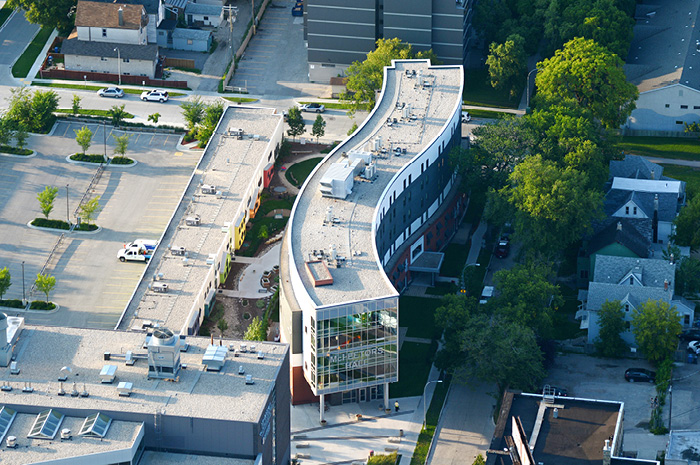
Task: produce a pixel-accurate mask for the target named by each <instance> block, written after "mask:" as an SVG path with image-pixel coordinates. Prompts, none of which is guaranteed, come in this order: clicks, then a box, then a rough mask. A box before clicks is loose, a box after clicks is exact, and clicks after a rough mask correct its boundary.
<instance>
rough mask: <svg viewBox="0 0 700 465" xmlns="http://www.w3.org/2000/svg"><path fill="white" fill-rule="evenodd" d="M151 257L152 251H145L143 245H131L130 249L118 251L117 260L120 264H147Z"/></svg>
mask: <svg viewBox="0 0 700 465" xmlns="http://www.w3.org/2000/svg"><path fill="white" fill-rule="evenodd" d="M152 256H153V250H152V249H150V250H149V249H147V248H146V247H145V246H143V245H131V246H130V247H127V248H124V249H119V252H117V258H118V259H119V261H121V262H126V261H130V262H148V260H150V259H151V257H152Z"/></svg>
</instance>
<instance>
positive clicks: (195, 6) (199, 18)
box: [185, 3, 224, 27]
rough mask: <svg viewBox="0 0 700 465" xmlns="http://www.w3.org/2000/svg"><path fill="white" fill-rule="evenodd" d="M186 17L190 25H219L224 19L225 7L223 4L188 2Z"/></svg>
mask: <svg viewBox="0 0 700 465" xmlns="http://www.w3.org/2000/svg"><path fill="white" fill-rule="evenodd" d="M185 19H186V20H187V24H188V25H189V26H212V27H219V24H221V22H222V21H223V20H224V9H223V7H222V6H221V5H212V4H207V3H188V4H187V6H186V7H185Z"/></svg>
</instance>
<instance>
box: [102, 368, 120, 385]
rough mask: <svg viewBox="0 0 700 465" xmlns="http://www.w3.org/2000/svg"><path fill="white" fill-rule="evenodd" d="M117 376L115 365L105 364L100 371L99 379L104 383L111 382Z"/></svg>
mask: <svg viewBox="0 0 700 465" xmlns="http://www.w3.org/2000/svg"><path fill="white" fill-rule="evenodd" d="M116 377H117V366H116V365H105V366H103V367H102V371H100V381H101V382H102V383H105V384H111V383H113V382H114V379H115V378H116Z"/></svg>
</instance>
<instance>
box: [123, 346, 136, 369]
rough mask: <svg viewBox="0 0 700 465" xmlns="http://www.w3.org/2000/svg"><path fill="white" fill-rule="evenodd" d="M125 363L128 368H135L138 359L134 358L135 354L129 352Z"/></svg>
mask: <svg viewBox="0 0 700 465" xmlns="http://www.w3.org/2000/svg"><path fill="white" fill-rule="evenodd" d="M124 362H125V363H126V365H127V366H133V364H134V363H136V359H135V358H134V353H133V352H132V351H130V350H129V351H127V352H126V355H124Z"/></svg>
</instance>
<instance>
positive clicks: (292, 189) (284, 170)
mask: <svg viewBox="0 0 700 465" xmlns="http://www.w3.org/2000/svg"><path fill="white" fill-rule="evenodd" d="M326 155H327V154H325V153H320V152H315V153H310V154H308V155H303V156H301V157H297V158H295V159H294V160H293V161H289V162H287V163H282V165H281V166H280V169H279V170H278V171H277V173H278V176H279V178H280V181H281V182H282V184H284V187H286V188H287V191H288V192H289V193H290V194H291V195H297V194H298V193H299V188H298V187H296V186H295V185H294V184H292V183H291V182H289V181H288V180H287V176H286V173H287V170H288V169H289V167H291V166H292V165H296V164H297V163H301V162H302V161H306V160H310V159H311V158H319V157H325V156H326Z"/></svg>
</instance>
